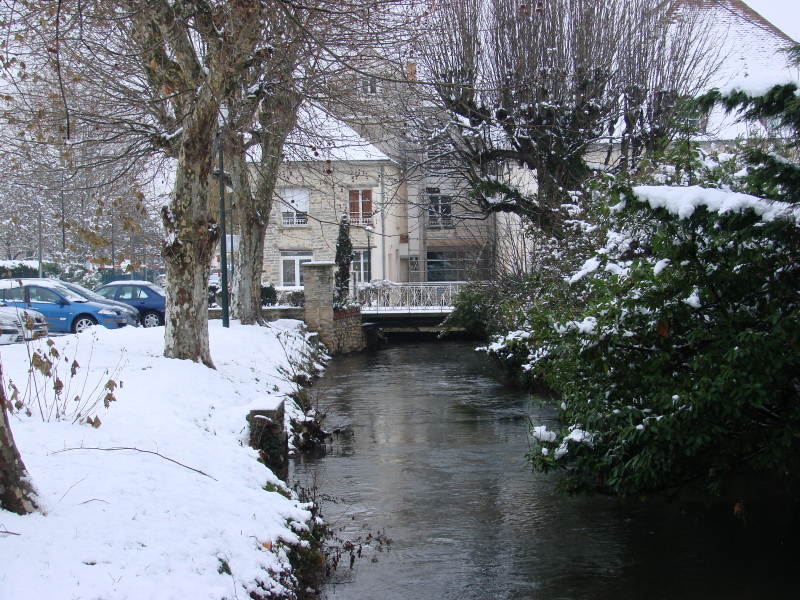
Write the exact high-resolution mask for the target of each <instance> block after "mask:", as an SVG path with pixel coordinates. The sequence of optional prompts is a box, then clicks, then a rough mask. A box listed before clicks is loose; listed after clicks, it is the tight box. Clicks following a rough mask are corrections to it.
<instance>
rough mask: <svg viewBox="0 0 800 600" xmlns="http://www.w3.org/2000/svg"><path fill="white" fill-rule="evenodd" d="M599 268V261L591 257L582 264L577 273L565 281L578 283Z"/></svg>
mask: <svg viewBox="0 0 800 600" xmlns="http://www.w3.org/2000/svg"><path fill="white" fill-rule="evenodd" d="M599 266H600V261H599V260H598V259H597V258H594V257H592V258H590V259H589V260H587V261H586V262H585V263H583V266H582V267H581V269H580V270H579V271H578V272H577V273H575V274H574V275H573V276H572V277H568V278H566V281H567V282H568V283H575V282H576V281H580V280H581V279H583V278H584V277H585V276H586V275H588V274H589V273H594V272H595V271H596V270H597V268H598V267H599Z"/></svg>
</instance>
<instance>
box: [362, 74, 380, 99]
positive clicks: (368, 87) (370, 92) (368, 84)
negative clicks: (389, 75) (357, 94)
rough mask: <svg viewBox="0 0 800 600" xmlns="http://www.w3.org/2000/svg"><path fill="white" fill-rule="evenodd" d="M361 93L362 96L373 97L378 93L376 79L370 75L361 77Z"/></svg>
mask: <svg viewBox="0 0 800 600" xmlns="http://www.w3.org/2000/svg"><path fill="white" fill-rule="evenodd" d="M361 93H362V94H363V95H364V96H375V95H376V94H377V93H378V78H377V77H373V76H372V75H362V76H361Z"/></svg>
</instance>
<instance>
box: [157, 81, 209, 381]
mask: <svg viewBox="0 0 800 600" xmlns="http://www.w3.org/2000/svg"><path fill="white" fill-rule="evenodd" d="M206 91H207V90H206ZM218 110H219V101H217V100H215V99H213V97H212V96H211V94H210V93H206V94H201V95H200V96H199V97H198V99H197V105H196V108H195V110H194V111H193V114H192V115H191V116H190V117H188V118H187V121H186V123H185V124H184V132H183V135H182V140H181V147H180V153H179V155H178V167H177V171H176V175H175V187H174V188H173V191H172V197H171V199H170V203H169V205H168V206H166V207H164V208H163V209H162V220H163V222H164V228H165V230H166V239H165V241H164V247H163V252H162V253H163V256H164V264H165V266H166V271H167V281H169V285H168V286H167V322H166V332H165V338H164V356H166V357H167V358H181V359H188V360H192V361H194V362H199V363H203V364H204V365H206V366H208V367H211V368H214V363H213V362H212V360H211V351H210V349H209V343H208V291H207V290H208V269H209V265H210V264H211V257H212V254H213V252H214V249H215V244H216V242H217V239H218V238H219V231H218V229H217V222H216V221H215V220H214V217H213V215H212V214H211V212H210V210H209V207H208V201H207V199H208V182H209V175H210V174H211V168H212V164H213V157H212V154H213V152H212V150H213V136H214V131H216V119H217V112H218ZM199 199H202V201H201V200H199Z"/></svg>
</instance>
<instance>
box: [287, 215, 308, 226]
mask: <svg viewBox="0 0 800 600" xmlns="http://www.w3.org/2000/svg"><path fill="white" fill-rule="evenodd" d="M281 225H282V226H283V227H303V226H305V225H308V215H307V214H305V213H297V212H285V213H283V214H282V215H281Z"/></svg>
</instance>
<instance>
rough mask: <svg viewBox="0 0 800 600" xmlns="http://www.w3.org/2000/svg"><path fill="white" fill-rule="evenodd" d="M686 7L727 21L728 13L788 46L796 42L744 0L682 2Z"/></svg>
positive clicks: (691, 0) (685, 0) (683, 0)
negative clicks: (706, 11) (714, 13)
mask: <svg viewBox="0 0 800 600" xmlns="http://www.w3.org/2000/svg"><path fill="white" fill-rule="evenodd" d="M682 4H683V5H684V6H693V7H697V8H701V9H710V10H714V11H715V12H718V13H719V16H718V18H720V19H723V20H724V19H725V16H724V14H723V13H725V12H727V13H728V15H730V16H729V19H742V20H745V21H747V22H749V23H751V24H753V25H755V26H756V27H759V28H761V29H763V30H764V31H765V32H767V33H770V34H772V35H774V36H776V37H778V38H782V39H783V40H785V41H786V42H787V43H788V44H794V43H795V41H794V40H793V39H792V38H791V37H789V36H788V35H786V34H785V33H784V32H783V31H781V30H780V29H779V28H778V27H777V26H776V25H775V24H774V23H772V22H770V21H768V20H767V19H765V18H764V17H762V16H761V15H760V14H759V13H758V12H756V11H755V10H753V9H752V8H751V7H750V6H748V5H747V4H746V3H745V2H742V0H682Z"/></svg>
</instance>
